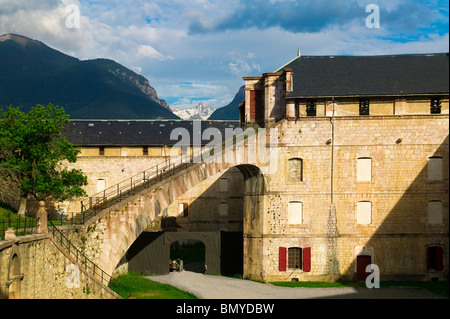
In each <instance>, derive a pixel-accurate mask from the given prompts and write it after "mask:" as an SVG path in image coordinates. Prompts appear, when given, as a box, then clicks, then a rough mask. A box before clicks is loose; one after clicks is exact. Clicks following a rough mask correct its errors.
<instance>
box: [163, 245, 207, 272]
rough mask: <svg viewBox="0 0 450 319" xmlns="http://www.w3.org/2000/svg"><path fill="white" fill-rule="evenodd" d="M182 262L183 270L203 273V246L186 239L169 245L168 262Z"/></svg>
mask: <svg viewBox="0 0 450 319" xmlns="http://www.w3.org/2000/svg"><path fill="white" fill-rule="evenodd" d="M178 259H179V260H182V261H183V270H186V271H192V272H197V273H201V274H203V273H205V270H206V269H205V244H203V243H202V242H201V241H194V240H188V239H182V240H177V241H175V242H173V243H172V244H171V245H170V260H178Z"/></svg>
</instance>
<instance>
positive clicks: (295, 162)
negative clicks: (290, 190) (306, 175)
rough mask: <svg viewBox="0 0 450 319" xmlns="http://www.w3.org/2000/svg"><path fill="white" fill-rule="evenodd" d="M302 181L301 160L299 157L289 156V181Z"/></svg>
mask: <svg viewBox="0 0 450 319" xmlns="http://www.w3.org/2000/svg"><path fill="white" fill-rule="evenodd" d="M302 181H303V160H302V159H301V158H291V159H290V160H289V182H302Z"/></svg>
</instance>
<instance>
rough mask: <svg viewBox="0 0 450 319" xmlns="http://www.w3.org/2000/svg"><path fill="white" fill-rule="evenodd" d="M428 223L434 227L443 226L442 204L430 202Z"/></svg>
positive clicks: (434, 201)
mask: <svg viewBox="0 0 450 319" xmlns="http://www.w3.org/2000/svg"><path fill="white" fill-rule="evenodd" d="M428 223H430V224H433V225H440V224H442V202H441V201H438V200H433V201H429V202H428Z"/></svg>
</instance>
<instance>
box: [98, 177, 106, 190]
mask: <svg viewBox="0 0 450 319" xmlns="http://www.w3.org/2000/svg"><path fill="white" fill-rule="evenodd" d="M105 189H106V180H104V179H102V178H100V179H98V180H97V193H100V192H103V191H104V190H105Z"/></svg>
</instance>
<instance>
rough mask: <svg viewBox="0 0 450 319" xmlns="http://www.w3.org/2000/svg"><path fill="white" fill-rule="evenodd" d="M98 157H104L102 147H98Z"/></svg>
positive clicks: (103, 148)
mask: <svg viewBox="0 0 450 319" xmlns="http://www.w3.org/2000/svg"><path fill="white" fill-rule="evenodd" d="M98 155H100V156H104V155H105V147H104V146H100V147H99V151H98Z"/></svg>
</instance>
